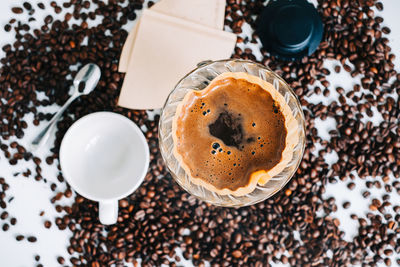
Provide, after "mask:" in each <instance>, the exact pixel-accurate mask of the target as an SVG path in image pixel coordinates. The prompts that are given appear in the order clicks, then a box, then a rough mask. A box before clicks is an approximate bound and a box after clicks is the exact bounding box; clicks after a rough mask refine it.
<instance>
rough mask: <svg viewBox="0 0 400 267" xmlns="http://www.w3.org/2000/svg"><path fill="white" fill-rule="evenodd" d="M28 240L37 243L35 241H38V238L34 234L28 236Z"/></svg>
mask: <svg viewBox="0 0 400 267" xmlns="http://www.w3.org/2000/svg"><path fill="white" fill-rule="evenodd" d="M27 240H28V241H29V242H32V243H35V242H36V241H37V238H36V237H34V236H28V238H27Z"/></svg>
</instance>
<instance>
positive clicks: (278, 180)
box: [159, 59, 305, 207]
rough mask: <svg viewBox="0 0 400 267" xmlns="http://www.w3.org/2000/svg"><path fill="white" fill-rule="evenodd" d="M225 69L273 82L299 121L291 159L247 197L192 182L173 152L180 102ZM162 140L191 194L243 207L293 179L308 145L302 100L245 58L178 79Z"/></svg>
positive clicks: (202, 68) (212, 64)
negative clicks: (225, 192)
mask: <svg viewBox="0 0 400 267" xmlns="http://www.w3.org/2000/svg"><path fill="white" fill-rule="evenodd" d="M224 72H246V73H248V74H251V75H254V76H258V77H260V78H261V79H263V80H265V81H267V82H269V83H271V84H273V85H274V87H275V88H276V89H277V90H278V92H279V93H280V94H281V95H282V96H283V97H284V99H285V100H286V102H287V103H288V105H289V107H290V109H291V111H292V114H293V116H294V118H295V119H296V121H297V123H298V126H299V127H298V134H299V142H298V144H297V145H296V146H295V148H294V150H293V157H292V160H291V161H290V162H289V163H288V164H287V166H286V167H285V168H284V169H283V171H282V172H280V173H279V174H277V175H275V176H274V177H272V178H271V179H270V180H269V181H268V182H267V183H266V184H265V185H263V186H261V185H257V187H256V189H255V190H254V191H252V192H251V193H248V194H246V195H244V196H234V195H219V194H217V193H215V192H213V191H210V190H208V189H206V188H205V187H203V186H201V185H197V184H194V183H192V182H191V181H190V176H189V175H188V174H187V173H186V172H185V170H184V169H183V168H182V167H181V165H180V163H179V161H178V160H177V159H176V158H175V156H174V153H173V148H174V141H173V138H172V121H173V118H174V116H175V113H176V108H177V106H178V104H179V103H180V102H181V101H182V100H183V98H184V97H185V95H186V94H187V93H188V92H189V91H190V90H203V89H205V88H206V87H207V85H208V84H209V83H210V82H211V81H212V80H213V79H214V78H215V77H217V76H218V75H219V74H221V73H224ZM159 143H160V150H161V155H162V157H163V159H164V161H165V163H166V166H167V167H168V169H169V171H170V173H171V175H172V177H173V178H174V179H175V180H176V181H177V183H178V184H179V185H180V186H181V187H183V188H184V189H185V190H186V191H187V192H189V193H190V194H192V195H194V196H196V197H198V198H200V199H201V200H204V201H206V202H209V203H212V204H214V205H218V206H225V207H241V206H247V205H251V204H255V203H258V202H260V201H263V200H265V199H267V198H269V197H271V196H272V195H274V194H275V193H276V192H278V191H279V190H280V189H281V188H283V187H284V186H285V185H286V183H287V182H288V181H289V180H290V179H291V178H292V176H293V175H294V173H295V172H296V170H297V168H298V166H299V164H300V162H301V159H302V156H303V152H304V147H305V121H304V114H303V111H302V109H301V106H300V103H299V101H298V99H297V97H296V95H295V94H294V92H293V90H292V89H291V88H290V87H289V85H288V84H287V83H286V82H285V81H284V80H283V79H282V78H281V77H279V76H278V75H277V74H276V73H274V72H273V71H271V70H270V69H269V68H267V67H265V66H263V65H260V64H257V63H255V62H252V61H246V60H238V59H233V60H220V61H213V62H212V61H208V62H205V63H200V64H199V67H198V68H196V69H195V70H193V71H192V72H190V73H189V74H187V75H186V76H185V77H184V78H183V79H182V80H180V81H179V82H178V84H177V85H176V86H175V88H174V90H173V91H172V92H171V93H170V94H169V96H168V99H167V101H166V103H165V105H164V107H163V109H162V113H161V117H160V125H159Z"/></svg>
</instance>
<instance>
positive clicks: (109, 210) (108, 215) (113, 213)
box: [99, 200, 118, 225]
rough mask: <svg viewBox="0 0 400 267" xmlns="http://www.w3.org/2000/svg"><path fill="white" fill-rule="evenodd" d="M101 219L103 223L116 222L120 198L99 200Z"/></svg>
mask: <svg viewBox="0 0 400 267" xmlns="http://www.w3.org/2000/svg"><path fill="white" fill-rule="evenodd" d="M99 219H100V222H101V223H102V224H106V225H108V224H114V223H116V222H117V219H118V200H113V201H102V202H99Z"/></svg>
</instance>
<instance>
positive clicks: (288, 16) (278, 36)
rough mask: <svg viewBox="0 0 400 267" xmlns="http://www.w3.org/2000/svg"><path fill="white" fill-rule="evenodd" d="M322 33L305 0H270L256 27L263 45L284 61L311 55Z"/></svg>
mask: <svg viewBox="0 0 400 267" xmlns="http://www.w3.org/2000/svg"><path fill="white" fill-rule="evenodd" d="M322 33H323V25H322V21H321V18H320V16H319V15H318V12H317V10H316V9H315V7H314V6H313V5H312V4H311V3H309V2H308V1H307V0H271V1H270V2H269V3H268V5H267V6H266V7H265V8H264V10H263V12H262V14H261V16H260V20H259V22H258V28H257V34H258V36H259V37H260V40H261V43H262V44H263V46H264V48H265V49H266V50H267V51H268V52H270V53H271V55H274V56H277V57H279V58H282V59H285V60H297V59H301V58H303V57H305V56H309V55H311V54H312V53H313V52H314V51H315V50H316V49H317V47H318V45H319V44H320V42H321V40H322Z"/></svg>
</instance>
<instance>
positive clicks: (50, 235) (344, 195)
mask: <svg viewBox="0 0 400 267" xmlns="http://www.w3.org/2000/svg"><path fill="white" fill-rule="evenodd" d="M29 2H30V3H31V4H32V5H33V6H34V7H35V10H36V12H35V15H34V17H35V18H36V19H37V21H36V22H34V23H31V24H30V25H31V27H32V28H35V25H38V26H40V25H41V24H42V22H43V19H44V17H45V16H46V15H48V13H47V11H46V10H44V11H43V10H41V9H39V8H37V7H36V4H35V3H37V2H43V3H46V6H47V7H49V6H50V5H49V3H50V0H34V1H29ZM57 2H61V1H57ZM383 2H384V11H383V12H378V11H376V13H377V14H379V15H380V16H382V17H383V18H384V25H386V26H389V27H390V28H391V30H392V32H391V34H390V35H388V38H389V39H390V46H391V47H392V51H394V53H395V54H396V56H397V58H396V60H395V64H396V70H397V71H400V22H399V12H400V1H399V0H385V1H383ZM22 3H23V1H19V0H1V1H0V22H1V23H0V34H1V38H0V46H3V45H4V44H7V43H11V42H13V37H14V36H13V34H12V33H6V32H5V31H4V28H3V27H4V25H5V24H6V23H7V22H8V21H9V20H10V19H11V18H13V17H14V16H15V17H16V18H18V19H19V18H23V17H24V16H26V13H27V12H26V11H25V12H24V13H25V14H22V15H15V14H13V13H12V12H11V7H13V6H17V5H18V6H22ZM52 13H53V12H52ZM57 17H60V18H63V17H64V11H63V12H62V13H61V14H59V15H57ZM24 21H25V20H24ZM132 26H133V23H131V24H128V25H126V29H127V30H129V29H131V27H132ZM3 56H4V52H3V51H0V57H3ZM334 64H335V62H326V66H327V67H331V66H332V65H334ZM333 73H334V72H333ZM328 80H329V81H330V82H331V85H332V88H335V86H339V85H340V86H342V87H344V88H351V87H350V86H351V85H352V83H354V80H353V79H351V77H350V75H348V74H347V73H343V72H342V73H340V74H332V75H331V76H330V77H328ZM335 97H337V96H335V94H333V93H331V96H330V98H329V99H323V100H322V99H320V98H318V97H310V99H309V101H311V102H314V101H315V102H319V101H321V100H322V101H324V102H329V101H332V100H333V99H335ZM56 108H57V107H53V109H56ZM374 120H375V123H378V122H379V121H380V117H379V116H374ZM27 121H28V122H29V121H32V119H31V118H30V119H27ZM318 125H319V129H318V130H319V131H318V132H319V134H320V135H321V137H322V138H325V139H329V134H328V131H329V130H330V129H332V128H334V127H335V124H334V122H333V123H332V121H329V120H327V121H324V122H322V121H321V122H320V123H318ZM29 126H30V127H29V131H28V132H27V133H26V136H25V137H24V140H23V141H22V143H23V144H28V142H29V140H31V138H32V136H33V135H34V134H35V133H37V132H38V131H39V130H40V129H41V127H43V124H41V125H40V126H39V127H34V126H33V127H32V125H29ZM45 151H46V149H43V150H42V151H41V154H42V159H43V160H44V159H45V157H46V154H45V153H46V152H45ZM328 160H329V161H331V163H334V162H335V160H336V158H335V155H331V157H330V158H329V159H328ZM42 165H43V166H42V168H43V171H42V174H43V176H44V177H45V178H46V179H47V180H48V184H44V183H43V182H36V181H34V179H33V177H30V178H29V179H27V178H24V177H23V176H21V175H18V176H16V177H14V176H13V174H15V173H16V172H20V171H25V170H26V168H27V167H29V168H32V169H33V168H34V167H33V166H27V165H26V164H25V165H24V164H20V165H18V166H14V167H12V168H11V167H10V166H9V165H8V164H7V161H6V160H5V159H4V155H3V153H2V152H1V153H0V177H6V179H7V183H9V184H10V189H9V190H8V191H7V199H6V200H8V199H9V198H10V197H14V199H13V200H12V201H11V202H10V203H9V204H8V207H7V211H8V212H9V213H10V216H12V217H16V218H17V220H18V222H17V224H16V225H15V226H12V227H11V228H10V230H9V231H7V232H3V231H2V230H1V229H0V266H5V267H14V266H35V265H36V263H35V261H34V255H36V254H39V255H40V256H41V259H40V263H42V264H43V265H44V266H58V265H59V264H58V263H57V261H56V258H57V257H58V256H63V257H64V258H65V259H66V260H67V259H68V254H67V252H66V247H67V246H68V244H69V242H68V240H69V237H70V232H69V230H65V231H60V230H58V229H57V227H56V226H55V224H54V218H55V216H57V215H59V214H57V212H56V211H55V209H54V206H53V204H51V203H50V198H51V197H53V196H54V193H53V192H51V190H50V186H49V183H52V182H54V183H56V184H58V188H57V190H61V191H63V190H64V189H65V185H63V184H59V183H58V181H57V179H56V177H57V171H56V170H55V168H54V165H53V167H47V168H46V164H42ZM363 185H364V182H363V183H361V182H360V181H358V182H356V189H355V190H353V191H349V190H348V189H347V187H346V184H345V183H337V184H336V185H328V186H327V193H326V196H325V197H329V196H335V198H336V199H337V205H338V211H337V212H336V213H335V214H334V216H336V217H338V218H339V219H340V221H341V225H340V228H341V229H342V230H343V231H345V233H346V235H345V238H346V239H347V240H351V239H352V237H353V235H354V234H355V233H356V231H357V228H356V227H357V224H356V223H355V222H354V221H352V220H350V217H349V215H350V214H351V213H355V214H357V215H363V214H364V215H365V213H366V211H367V210H368V203H369V202H367V201H366V200H365V199H363V198H362V197H361V192H362V189H363ZM382 194H383V191H378V190H377V189H374V190H373V194H372V196H371V197H374V196H381V195H382ZM346 200H348V201H349V200H350V201H351V204H352V205H351V207H350V209H347V210H344V209H343V208H342V207H341V204H342V203H343V202H344V201H346ZM64 201H65V202H63V201H61V202H60V203H59V204H63V203H71V201H72V198H71V199H69V200H64ZM391 202H392V203H400V198H399V196H398V195H397V194H396V193H395V194H394V195H392V198H391ZM41 211H45V214H44V215H43V216H42V217H41V216H39V214H40V212H41ZM1 212H2V210H0V213H1ZM45 220H50V221H52V222H53V226H52V227H51V229H45V228H44V226H43V222H44V221H45ZM3 223H4V221H1V220H0V227H2V225H3ZM8 223H9V220H8ZM16 234H23V235H30V234H32V235H35V236H36V237H37V238H38V241H37V242H36V243H28V242H27V241H23V242H16V241H15V235H16ZM396 256H399V255H394V256H393V257H392V263H393V264H396V263H395V258H396ZM181 258H182V257H181ZM66 264H68V265H69V261H68V260H67V261H66ZM181 264H184V265H190V264H189V263H188V262H186V263H184V262H181Z"/></svg>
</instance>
